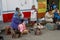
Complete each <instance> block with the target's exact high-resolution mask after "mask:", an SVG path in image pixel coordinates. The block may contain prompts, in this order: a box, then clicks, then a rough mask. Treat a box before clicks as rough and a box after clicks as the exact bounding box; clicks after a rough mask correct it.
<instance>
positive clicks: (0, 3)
mask: <svg viewBox="0 0 60 40" xmlns="http://www.w3.org/2000/svg"><path fill="white" fill-rule="evenodd" d="M2 20H3V19H2V0H0V21H2Z"/></svg>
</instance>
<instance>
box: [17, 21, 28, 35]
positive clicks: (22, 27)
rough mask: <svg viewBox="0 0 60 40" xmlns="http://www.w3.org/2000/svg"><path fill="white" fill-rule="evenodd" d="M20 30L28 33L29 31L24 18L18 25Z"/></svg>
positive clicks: (22, 32)
mask: <svg viewBox="0 0 60 40" xmlns="http://www.w3.org/2000/svg"><path fill="white" fill-rule="evenodd" d="M18 30H19V31H20V32H21V34H27V33H28V30H27V28H26V25H25V23H24V20H22V21H21V23H20V24H19V25H18Z"/></svg>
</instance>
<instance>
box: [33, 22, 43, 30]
mask: <svg viewBox="0 0 60 40" xmlns="http://www.w3.org/2000/svg"><path fill="white" fill-rule="evenodd" d="M34 28H39V29H43V28H44V26H43V25H41V24H40V23H39V25H37V23H35V24H34Z"/></svg>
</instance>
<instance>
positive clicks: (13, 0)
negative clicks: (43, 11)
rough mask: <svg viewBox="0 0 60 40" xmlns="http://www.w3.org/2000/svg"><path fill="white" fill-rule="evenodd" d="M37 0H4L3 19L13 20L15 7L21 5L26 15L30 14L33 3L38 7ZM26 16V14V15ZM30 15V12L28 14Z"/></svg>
mask: <svg viewBox="0 0 60 40" xmlns="http://www.w3.org/2000/svg"><path fill="white" fill-rule="evenodd" d="M37 4H38V3H37V0H2V12H3V13H2V15H3V17H1V18H3V21H5V22H6V21H7V22H8V21H11V18H12V17H11V16H12V15H13V13H14V11H15V8H16V7H19V8H20V9H21V10H23V12H24V15H25V14H29V13H30V11H31V10H29V9H31V7H32V5H35V6H36V8H37V9H38V5H37ZM25 16H26V15H25ZM28 16H30V14H29V15H28Z"/></svg>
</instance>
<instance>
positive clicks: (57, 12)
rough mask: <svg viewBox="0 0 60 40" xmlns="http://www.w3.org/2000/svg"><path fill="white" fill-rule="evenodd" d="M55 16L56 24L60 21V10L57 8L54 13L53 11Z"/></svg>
mask: <svg viewBox="0 0 60 40" xmlns="http://www.w3.org/2000/svg"><path fill="white" fill-rule="evenodd" d="M53 14H54V21H53V22H54V23H56V21H57V20H58V19H59V18H58V16H59V10H58V9H57V8H56V9H55V10H54V11H53Z"/></svg>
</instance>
